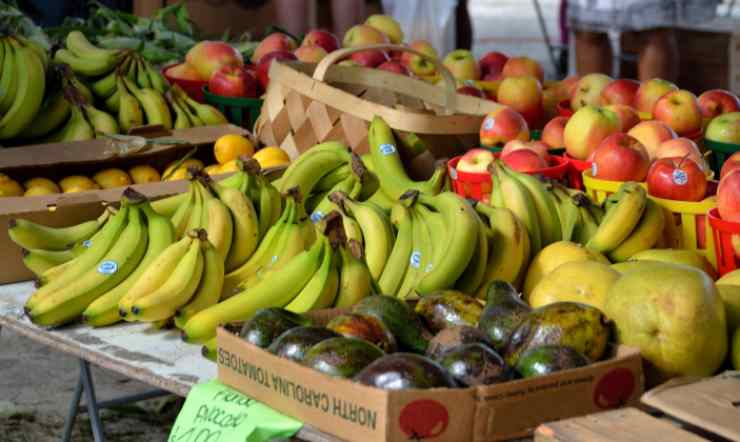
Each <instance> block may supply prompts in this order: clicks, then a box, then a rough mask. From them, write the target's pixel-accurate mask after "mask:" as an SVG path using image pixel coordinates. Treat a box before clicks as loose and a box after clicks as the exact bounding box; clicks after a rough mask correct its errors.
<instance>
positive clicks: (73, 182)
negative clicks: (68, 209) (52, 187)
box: [59, 175, 100, 193]
mask: <svg viewBox="0 0 740 442" xmlns="http://www.w3.org/2000/svg"><path fill="white" fill-rule="evenodd" d="M59 187H61V188H62V192H64V193H75V192H83V191H85V190H94V189H100V186H98V184H97V183H96V182H95V181H93V180H91V179H90V178H88V177H86V176H82V175H70V176H68V177H66V178H62V180H61V181H59Z"/></svg>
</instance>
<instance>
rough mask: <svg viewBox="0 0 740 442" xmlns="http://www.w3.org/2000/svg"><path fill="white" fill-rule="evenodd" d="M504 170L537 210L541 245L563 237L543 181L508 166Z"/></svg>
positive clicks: (555, 210)
mask: <svg viewBox="0 0 740 442" xmlns="http://www.w3.org/2000/svg"><path fill="white" fill-rule="evenodd" d="M504 172H505V173H508V174H509V175H510V176H511V177H513V178H514V179H516V180H518V181H519V183H521V184H522V186H524V187H525V188H526V189H527V191H528V192H529V195H530V196H531V197H532V202H533V203H534V207H535V210H536V212H537V221H538V223H539V227H540V234H541V239H542V247H544V246H546V245H548V244H552V243H554V242H557V241H560V240H561V239H563V232H562V229H561V226H560V218H559V217H558V211H557V209H556V207H555V202H554V201H553V199H552V198H551V197H550V194H549V193H548V192H547V190H546V189H545V185H544V183H543V182H542V181H540V180H539V179H538V178H536V177H533V176H532V175H529V174H526V173H521V172H517V171H515V170H513V169H511V168H509V167H504Z"/></svg>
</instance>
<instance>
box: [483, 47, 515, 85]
mask: <svg viewBox="0 0 740 442" xmlns="http://www.w3.org/2000/svg"><path fill="white" fill-rule="evenodd" d="M508 60H509V57H507V56H506V55H504V54H502V53H501V52H488V53H486V54H485V55H484V56H483V57H481V58H480V60H478V66H480V74H481V76H482V77H483V79H484V80H485V79H490V80H493V79H497V78H498V77H499V76H500V75H501V74H502V73H503V70H504V65H505V64H506V62H507V61H508Z"/></svg>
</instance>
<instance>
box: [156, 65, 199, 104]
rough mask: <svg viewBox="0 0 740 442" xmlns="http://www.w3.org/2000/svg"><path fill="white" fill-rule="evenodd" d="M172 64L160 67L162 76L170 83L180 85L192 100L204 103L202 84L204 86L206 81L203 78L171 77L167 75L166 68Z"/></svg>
mask: <svg viewBox="0 0 740 442" xmlns="http://www.w3.org/2000/svg"><path fill="white" fill-rule="evenodd" d="M172 66H176V64H171V65H169V66H165V67H163V68H162V71H161V72H162V75H164V78H166V79H167V81H169V82H170V84H176V85H178V86H180V87H181V88H182V90H184V91H185V93H186V94H188V95H189V96H190V98H192V99H193V100H196V101H198V102H200V103H205V97H204V96H203V86H206V85H207V84H208V82H207V81H204V80H184V79H182V78H175V77H171V76H169V75H167V69H169V68H171V67H172Z"/></svg>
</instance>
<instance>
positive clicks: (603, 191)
mask: <svg viewBox="0 0 740 442" xmlns="http://www.w3.org/2000/svg"><path fill="white" fill-rule="evenodd" d="M622 184H624V183H623V182H622V181H610V180H600V179H598V178H594V176H593V175H592V173H591V171H590V170H584V171H583V187H585V189H586V195H588V196H589V197H591V199H592V200H594V201H596V202H597V203H598V204H601V203H603V202H604V200H605V199H606V197H608V196H609V195H611V194H612V193H614V192H616V191H617V190H619V186H621V185H622ZM640 184H641V185H642V186H643V187H645V188H646V189H647V186H646V184H645V183H640Z"/></svg>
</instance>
